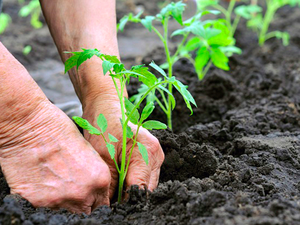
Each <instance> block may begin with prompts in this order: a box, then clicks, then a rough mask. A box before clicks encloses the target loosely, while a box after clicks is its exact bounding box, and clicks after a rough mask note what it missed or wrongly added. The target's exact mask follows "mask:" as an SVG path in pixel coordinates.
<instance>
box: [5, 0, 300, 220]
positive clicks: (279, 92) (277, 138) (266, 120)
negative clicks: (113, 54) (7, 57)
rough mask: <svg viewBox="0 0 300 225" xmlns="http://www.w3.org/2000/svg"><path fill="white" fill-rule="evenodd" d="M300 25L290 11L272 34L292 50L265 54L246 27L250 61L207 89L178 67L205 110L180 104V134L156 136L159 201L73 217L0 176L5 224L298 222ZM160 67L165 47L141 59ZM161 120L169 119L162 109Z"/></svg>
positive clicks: (208, 80)
mask: <svg viewBox="0 0 300 225" xmlns="http://www.w3.org/2000/svg"><path fill="white" fill-rule="evenodd" d="M153 4H155V3H153ZM299 22H300V11H299V9H293V10H292V9H290V8H288V7H287V8H283V9H282V10H280V12H279V14H278V18H276V20H275V23H274V24H273V26H272V27H271V29H278V30H286V31H287V32H289V33H290V35H291V41H290V45H289V46H287V47H284V46H282V44H281V41H280V40H275V39H272V40H269V41H267V43H266V44H265V46H263V47H259V46H258V44H257V40H256V36H255V35H254V34H253V33H252V32H251V31H249V30H247V29H246V28H245V26H243V25H241V26H240V27H239V28H238V30H237V33H236V35H235V36H236V39H237V46H238V47H240V48H241V49H243V54H242V55H241V56H240V55H237V56H233V57H231V59H230V68H231V70H230V71H228V72H225V71H221V70H219V69H214V68H213V69H211V70H210V71H209V73H208V75H207V76H206V77H205V79H204V80H203V81H201V82H200V81H198V78H197V75H196V74H195V72H194V69H193V67H192V65H190V64H189V62H187V61H185V60H181V61H179V62H177V63H176V64H175V66H174V75H175V76H177V77H178V79H179V80H181V81H182V82H183V83H185V84H187V85H189V90H190V92H191V93H192V95H193V96H194V98H195V100H196V102H197V105H198V108H196V109H195V110H194V115H192V116H189V111H188V109H186V108H185V106H184V102H183V100H178V102H177V106H176V108H175V111H174V114H173V115H174V118H173V120H174V125H173V126H174V132H171V131H169V130H165V131H155V132H153V133H154V135H155V136H156V137H157V138H158V139H159V140H160V143H161V145H162V148H163V150H164V152H165V154H166V159H165V162H164V164H163V166H162V169H161V177H160V184H159V186H158V188H157V189H156V190H155V191H154V192H153V193H147V192H146V191H144V190H138V189H137V188H136V187H132V189H131V190H130V199H129V201H128V202H127V203H124V204H118V203H114V204H112V205H111V207H110V208H109V207H106V206H105V207H99V208H98V209H96V210H95V211H94V212H93V213H92V214H91V215H90V216H87V215H74V214H70V213H68V212H67V211H64V210H60V211H51V210H49V209H43V208H41V209H34V208H33V207H32V206H31V205H30V203H28V202H27V201H26V200H24V199H21V198H19V197H17V196H11V195H9V188H8V187H7V185H6V183H5V179H4V177H3V175H2V174H0V224H43V225H44V224H195V225H196V224H207V225H213V224H226V225H227V224H228V225H231V224H243V225H248V224H249V225H255V224H257V225H258V224H259V225H274V224H277V225H281V224H282V225H283V224H288V225H293V224H295V225H296V224H300V114H299V112H300V61H299V52H300V23H299ZM129 29H131V28H129ZM134 29H135V31H136V29H137V27H136V26H134ZM141 29H143V28H141ZM33 32H38V31H33ZM39 32H40V31H39ZM122 35H124V36H126V35H128V33H127V34H126V33H125V34H122ZM122 35H121V36H120V38H122ZM47 40H48V39H47ZM32 42H35V40H34V41H32ZM48 43H49V44H48ZM43 47H44V48H45V49H44V52H47V49H51V48H52V47H53V44H52V43H51V42H48V41H46V42H44V46H43ZM12 52H13V51H12ZM39 54H41V53H39ZM53 54H54V53H53ZM22 57H23V56H19V58H21V61H22ZM41 57H42V58H47V57H48V55H47V54H46V53H45V55H43V56H41ZM51 57H53V58H54V59H55V60H58V58H57V57H56V55H53V56H52V55H51ZM23 60H24V61H22V62H26V63H27V64H28V66H29V67H30V64H31V63H33V61H32V62H31V61H28V60H27V61H26V60H25V59H23ZM152 60H154V61H155V62H156V63H158V64H159V63H163V62H164V54H163V53H162V49H160V48H156V50H155V51H152V53H150V54H147V55H145V56H144V57H143V59H142V61H143V63H146V64H148V63H150V62H151V61H152ZM133 63H135V62H133ZM128 90H129V93H130V94H133V93H135V91H136V87H135V86H132V87H129V88H128ZM178 98H179V99H180V97H178ZM153 117H154V118H156V119H157V118H160V120H162V119H163V118H165V117H164V114H163V113H162V112H159V111H156V114H155V115H153ZM24 221H26V222H24Z"/></svg>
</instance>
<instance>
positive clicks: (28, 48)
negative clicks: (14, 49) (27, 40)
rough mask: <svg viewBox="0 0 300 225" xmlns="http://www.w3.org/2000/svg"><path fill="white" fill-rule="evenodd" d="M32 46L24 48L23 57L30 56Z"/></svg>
mask: <svg viewBox="0 0 300 225" xmlns="http://www.w3.org/2000/svg"><path fill="white" fill-rule="evenodd" d="M31 49H32V48H31V46H30V45H26V46H25V47H24V48H23V55H28V54H29V53H30V52H31Z"/></svg>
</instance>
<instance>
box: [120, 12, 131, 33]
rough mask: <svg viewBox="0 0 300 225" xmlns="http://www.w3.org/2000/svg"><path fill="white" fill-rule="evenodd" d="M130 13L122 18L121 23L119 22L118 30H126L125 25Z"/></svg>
mask: <svg viewBox="0 0 300 225" xmlns="http://www.w3.org/2000/svg"><path fill="white" fill-rule="evenodd" d="M128 17H129V16H128V15H126V16H124V17H123V18H121V19H120V23H119V24H118V30H120V31H121V32H123V31H124V28H125V25H126V24H127V22H128Z"/></svg>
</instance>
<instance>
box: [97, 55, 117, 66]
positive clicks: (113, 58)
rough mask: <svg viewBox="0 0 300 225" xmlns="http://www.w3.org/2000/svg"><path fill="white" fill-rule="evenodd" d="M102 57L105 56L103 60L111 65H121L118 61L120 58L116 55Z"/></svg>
mask: <svg viewBox="0 0 300 225" xmlns="http://www.w3.org/2000/svg"><path fill="white" fill-rule="evenodd" d="M101 56H103V58H104V59H105V60H106V61H108V62H110V63H115V64H119V63H121V62H120V60H119V59H118V57H117V56H115V55H105V54H102V55H101Z"/></svg>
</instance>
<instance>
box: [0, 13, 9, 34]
mask: <svg viewBox="0 0 300 225" xmlns="http://www.w3.org/2000/svg"><path fill="white" fill-rule="evenodd" d="M10 22H11V17H10V16H9V15H8V14H6V13H0V34H2V33H3V32H4V31H5V30H6V28H7V27H8V25H9V23H10Z"/></svg>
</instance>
